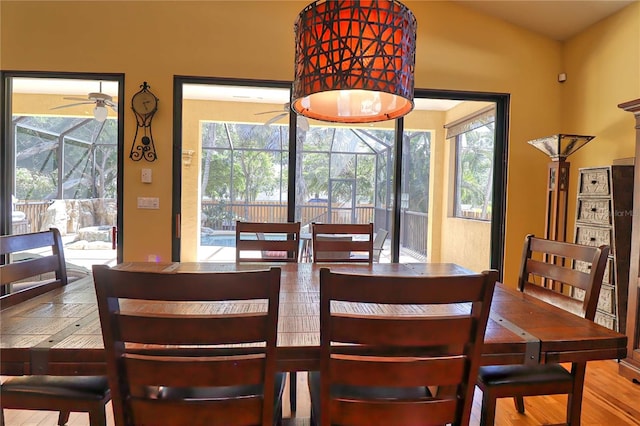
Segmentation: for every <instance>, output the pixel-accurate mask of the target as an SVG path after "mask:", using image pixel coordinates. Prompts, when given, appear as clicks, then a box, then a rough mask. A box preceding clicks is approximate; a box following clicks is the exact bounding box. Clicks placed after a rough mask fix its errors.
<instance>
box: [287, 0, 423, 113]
mask: <svg viewBox="0 0 640 426" xmlns="http://www.w3.org/2000/svg"><path fill="white" fill-rule="evenodd" d="M416 27H417V23H416V19H415V16H414V15H413V13H412V12H411V11H410V10H409V9H408V8H407V7H405V6H404V5H403V4H402V3H400V2H398V1H396V0H379V1H365V0H362V1H352V0H341V1H336V0H317V1H315V2H313V3H311V4H310V5H308V6H307V7H306V8H305V9H304V10H303V11H302V12H300V15H299V16H298V19H297V21H296V23H295V45H296V47H295V48H296V51H295V79H294V82H293V97H292V98H293V102H292V104H291V107H292V109H293V111H295V112H296V113H298V114H301V115H304V116H306V117H309V118H313V119H317V120H323V121H332V122H341V123H367V122H374V121H383V120H390V119H395V118H399V117H402V116H404V115H405V114H407V113H409V112H410V111H411V110H412V109H413V88H414V76H413V74H414V66H415V50H416Z"/></svg>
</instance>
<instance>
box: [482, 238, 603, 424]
mask: <svg viewBox="0 0 640 426" xmlns="http://www.w3.org/2000/svg"><path fill="white" fill-rule="evenodd" d="M609 250H610V247H609V246H607V245H602V246H600V247H593V246H585V245H580V244H574V243H567V242H560V241H553V240H548V239H544V238H536V237H535V236H534V235H531V234H530V235H527V236H526V237H525V241H524V246H523V249H522V260H521V266H520V275H519V277H518V289H519V290H520V291H522V292H523V293H525V294H526V295H527V296H531V297H533V298H535V299H539V300H542V301H543V302H546V303H549V304H551V305H554V306H557V307H559V308H561V309H564V310H566V311H568V312H571V313H573V314H575V315H578V316H580V317H583V318H586V319H589V320H593V319H594V317H595V314H596V308H597V305H598V298H599V294H600V288H601V286H602V281H603V276H604V271H605V268H606V266H607V261H608V257H609ZM580 292H582V300H579V299H577V298H574V297H572V296H576V295H577V294H578V293H580ZM585 370H586V362H574V363H572V364H571V367H570V370H567V369H565V368H564V367H563V366H562V365H559V364H533V365H527V364H522V365H496V366H483V367H481V368H480V372H479V375H478V387H479V388H480V389H481V390H482V412H481V416H480V424H481V425H483V426H484V425H493V423H494V420H495V410H496V399H498V398H504V397H513V398H515V405H516V409H517V411H518V412H520V413H524V410H525V408H524V398H523V397H525V396H534V395H555V394H567V395H568V398H567V411H566V424H568V425H571V426H574V425H580V411H581V407H582V389H583V384H584V376H585Z"/></svg>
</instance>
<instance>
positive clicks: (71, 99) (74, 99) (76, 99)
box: [62, 96, 93, 102]
mask: <svg viewBox="0 0 640 426" xmlns="http://www.w3.org/2000/svg"><path fill="white" fill-rule="evenodd" d="M62 99H66V100H68V101H85V102H86V101H91V99H89V98H72V97H69V96H67V97H64V98H62ZM91 102H93V101H91Z"/></svg>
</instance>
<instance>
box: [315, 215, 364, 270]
mask: <svg viewBox="0 0 640 426" xmlns="http://www.w3.org/2000/svg"><path fill="white" fill-rule="evenodd" d="M311 233H312V247H313V261H314V262H365V263H372V262H373V224H372V223H368V224H361V223H358V224H350V223H313V224H312V225H311Z"/></svg>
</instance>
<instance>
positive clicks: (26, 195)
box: [15, 167, 56, 200]
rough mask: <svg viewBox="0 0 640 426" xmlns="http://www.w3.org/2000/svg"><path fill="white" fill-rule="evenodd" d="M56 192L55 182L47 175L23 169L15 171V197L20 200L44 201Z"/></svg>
mask: <svg viewBox="0 0 640 426" xmlns="http://www.w3.org/2000/svg"><path fill="white" fill-rule="evenodd" d="M55 191H56V182H55V180H54V179H53V178H52V177H51V176H48V175H47V174H44V173H40V172H38V171H33V170H28V169H25V168H22V167H20V168H17V169H16V194H15V195H16V197H17V198H19V199H21V200H44V199H47V197H49V196H50V195H51V194H54V193H55Z"/></svg>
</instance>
